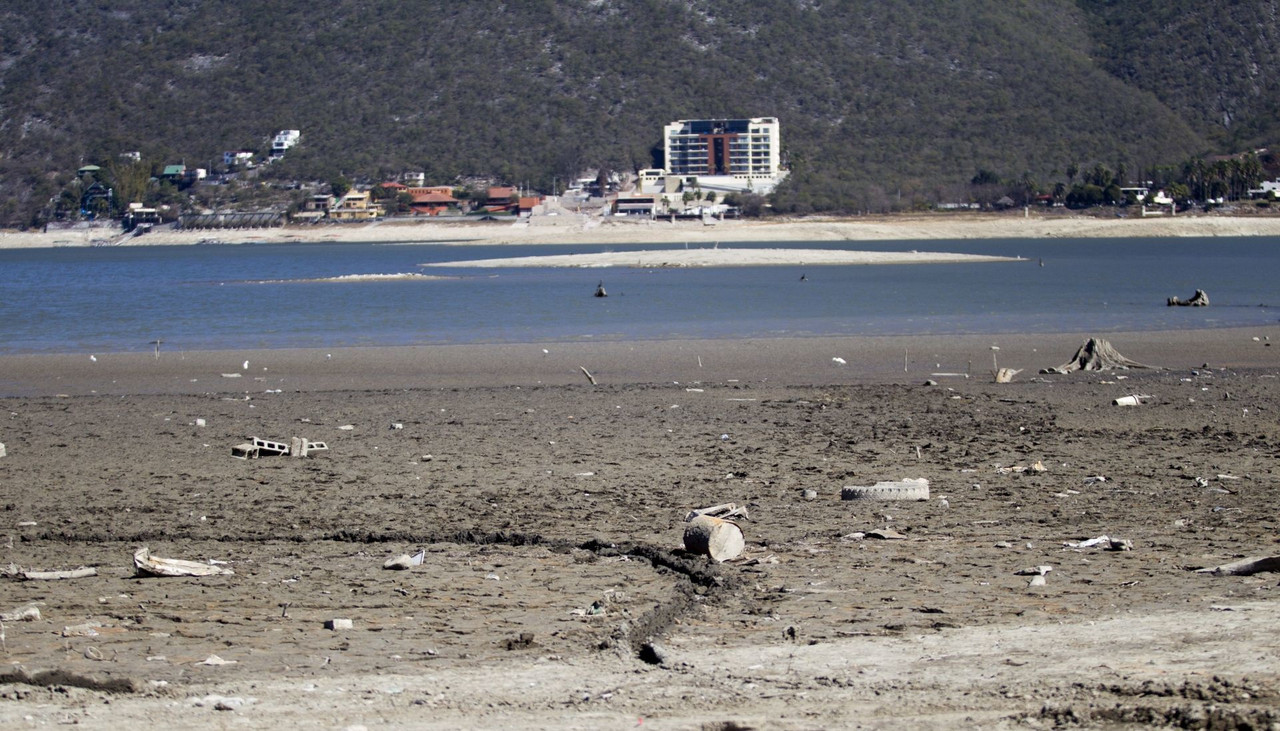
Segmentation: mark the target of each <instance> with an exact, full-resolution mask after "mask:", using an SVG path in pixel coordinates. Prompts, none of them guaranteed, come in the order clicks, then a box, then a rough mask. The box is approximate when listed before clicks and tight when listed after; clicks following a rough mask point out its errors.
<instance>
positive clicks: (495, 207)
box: [482, 186, 519, 213]
mask: <svg viewBox="0 0 1280 731" xmlns="http://www.w3.org/2000/svg"><path fill="white" fill-rule="evenodd" d="M518 202H519V198H518V196H517V194H516V189H515V188H513V187H511V186H493V187H491V188H489V192H488V194H487V195H486V196H485V200H484V205H483V206H482V207H483V208H484V209H485V210H487V211H488V212H490V213H507V212H514V211H515V210H516V206H517V204H518Z"/></svg>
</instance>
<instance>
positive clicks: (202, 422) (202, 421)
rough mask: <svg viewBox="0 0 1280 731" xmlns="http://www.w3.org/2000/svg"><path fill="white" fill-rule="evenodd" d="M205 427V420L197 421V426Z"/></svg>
mask: <svg viewBox="0 0 1280 731" xmlns="http://www.w3.org/2000/svg"><path fill="white" fill-rule="evenodd" d="M204 425H205V421H204V419H196V426H204Z"/></svg>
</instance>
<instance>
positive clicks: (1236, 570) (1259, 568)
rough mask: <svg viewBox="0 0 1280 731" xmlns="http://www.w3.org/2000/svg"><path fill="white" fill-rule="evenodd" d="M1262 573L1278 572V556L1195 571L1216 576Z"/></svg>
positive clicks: (1246, 560) (1243, 560)
mask: <svg viewBox="0 0 1280 731" xmlns="http://www.w3.org/2000/svg"><path fill="white" fill-rule="evenodd" d="M1263 572H1280V556H1266V557H1264V558H1245V559H1241V560H1239V561H1233V562H1231V563H1228V564H1223V565H1221V566H1214V567H1213V568H1205V569H1197V570H1196V573H1197V574H1214V575H1217V576H1252V575H1254V574H1260V573H1263Z"/></svg>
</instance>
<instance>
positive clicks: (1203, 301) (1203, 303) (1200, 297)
mask: <svg viewBox="0 0 1280 731" xmlns="http://www.w3.org/2000/svg"><path fill="white" fill-rule="evenodd" d="M1167 304H1168V305H1169V306H1170V307H1208V306H1209V295H1207V294H1205V293H1204V290H1203V289H1197V290H1196V293H1195V294H1193V295H1191V299H1189V300H1184V299H1179V298H1177V297H1170V298H1169V300H1168V302H1167Z"/></svg>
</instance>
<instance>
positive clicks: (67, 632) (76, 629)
mask: <svg viewBox="0 0 1280 731" xmlns="http://www.w3.org/2000/svg"><path fill="white" fill-rule="evenodd" d="M100 629H102V623H101V622H97V621H92V622H85V623H84V624H77V625H73V626H71V627H63V628H62V636H63V637H97V636H98V634H99V633H98V630H100Z"/></svg>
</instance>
